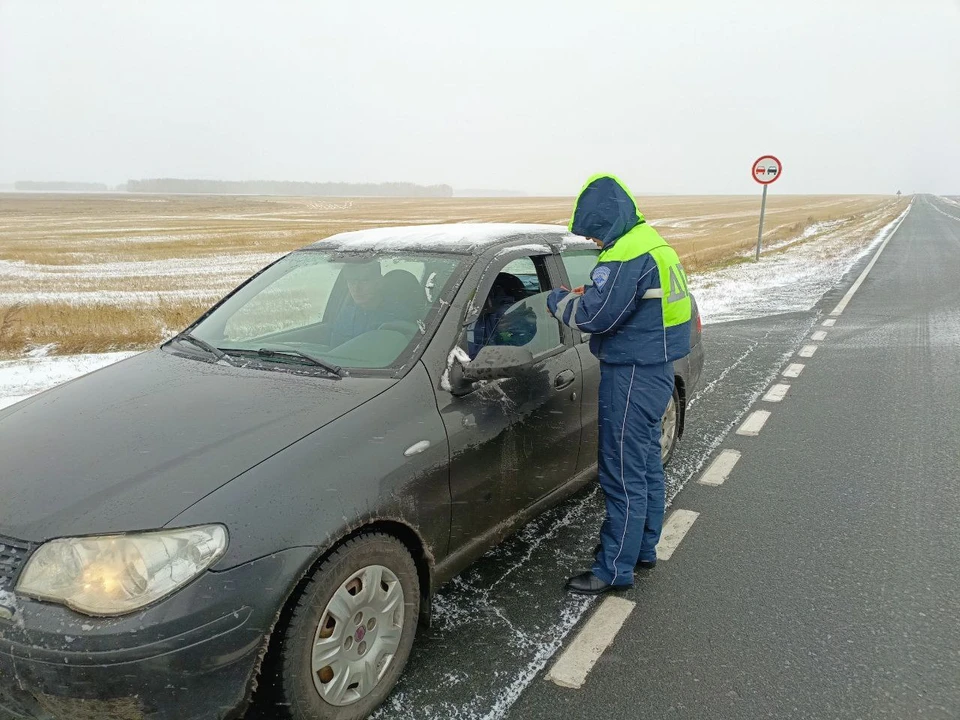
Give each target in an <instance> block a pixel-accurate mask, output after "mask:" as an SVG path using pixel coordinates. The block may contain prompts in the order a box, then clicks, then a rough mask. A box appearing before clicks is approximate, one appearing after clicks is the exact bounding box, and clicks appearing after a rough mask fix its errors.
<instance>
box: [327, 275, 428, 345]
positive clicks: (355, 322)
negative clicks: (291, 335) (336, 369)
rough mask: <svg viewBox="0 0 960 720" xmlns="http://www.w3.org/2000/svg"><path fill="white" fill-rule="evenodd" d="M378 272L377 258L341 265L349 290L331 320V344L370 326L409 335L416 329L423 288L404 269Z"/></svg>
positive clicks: (423, 303) (335, 343)
mask: <svg viewBox="0 0 960 720" xmlns="http://www.w3.org/2000/svg"><path fill="white" fill-rule="evenodd" d="M382 272H383V271H382V267H381V265H380V262H379V261H377V260H371V261H367V262H362V263H347V264H346V265H344V267H343V270H342V271H341V275H342V276H343V279H344V280H346V283H347V289H348V291H349V292H348V295H347V297H346V298H344V301H343V304H342V305H341V306H340V309H339V311H338V312H337V315H336V318H335V319H334V321H333V327H332V328H331V331H330V345H331V346H333V347H336V346H338V345H342V344H343V343H345V342H347V341H349V340H352V339H353V338H356V337H358V336H360V335H362V334H363V333H365V332H369V331H371V330H379V329H388V330H397V331H399V332H402V333H405V334H408V335H410V336H412V335H413V333H414V332H416V329H417V321H418V320H419V319H421V317H422V315H423V312H424V308H425V299H426V296H425V295H424V292H423V288H421V287H420V283H419V282H418V281H417V279H416V278H415V277H414V276H413V274H412V273H410V272H408V271H406V270H399V269H398V270H391V271H390V272H388V273H387V274H386V275H383V274H382Z"/></svg>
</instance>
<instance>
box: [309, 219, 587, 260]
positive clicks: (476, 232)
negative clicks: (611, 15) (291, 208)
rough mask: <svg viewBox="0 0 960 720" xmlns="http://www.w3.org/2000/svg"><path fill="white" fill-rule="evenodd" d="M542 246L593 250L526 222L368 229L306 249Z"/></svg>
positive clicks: (553, 228)
mask: <svg viewBox="0 0 960 720" xmlns="http://www.w3.org/2000/svg"><path fill="white" fill-rule="evenodd" d="M514 243H543V244H548V245H552V246H558V245H563V246H580V245H583V246H584V247H594V244H593V243H592V242H590V241H589V240H587V239H585V238H582V237H579V236H577V235H573V234H571V233H570V232H569V231H568V230H567V228H565V227H563V226H562V225H538V224H525V223H447V224H445V225H410V226H406V227H385V228H371V229H369V230H356V231H353V232H345V233H339V234H337V235H332V236H331V237H328V238H326V239H324V240H320V241H318V242H315V243H313V244H312V245H309V246H308V247H309V248H316V249H320V248H322V249H324V250H328V249H333V250H340V251H345V252H396V251H400V252H403V251H406V252H413V251H420V252H446V253H463V254H475V253H476V252H478V251H482V250H486V249H487V248H491V247H496V246H498V245H507V246H509V245H511V244H514Z"/></svg>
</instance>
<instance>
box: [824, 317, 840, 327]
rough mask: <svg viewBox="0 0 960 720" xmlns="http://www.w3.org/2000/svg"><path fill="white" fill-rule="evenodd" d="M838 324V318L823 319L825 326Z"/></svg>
mask: <svg viewBox="0 0 960 720" xmlns="http://www.w3.org/2000/svg"><path fill="white" fill-rule="evenodd" d="M836 324H837V319H836V318H827V319H826V320H824V321H823V326H824V327H833V326H834V325H836Z"/></svg>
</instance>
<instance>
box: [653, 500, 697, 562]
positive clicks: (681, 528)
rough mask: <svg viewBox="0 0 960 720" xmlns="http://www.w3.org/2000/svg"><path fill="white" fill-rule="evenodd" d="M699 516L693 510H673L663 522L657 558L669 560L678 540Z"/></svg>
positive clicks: (678, 542)
mask: <svg viewBox="0 0 960 720" xmlns="http://www.w3.org/2000/svg"><path fill="white" fill-rule="evenodd" d="M698 517H700V513H698V512H693V510H674V511H673V512H672V513H670V517H668V518H667V521H666V522H665V523H664V524H663V532H662V533H660V544H659V545H657V560H669V559H670V556H671V555H673V553H674V552H676V550H677V546H678V545H679V544H680V541H681V540H683V537H684V535H686V534H687V531H688V530H689V529H690V528H691V527H693V523H694V521H695V520H696V519H697V518H698Z"/></svg>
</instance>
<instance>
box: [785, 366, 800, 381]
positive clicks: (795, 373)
mask: <svg viewBox="0 0 960 720" xmlns="http://www.w3.org/2000/svg"><path fill="white" fill-rule="evenodd" d="M803 368H804V365H803V363H791V364H790V365H788V366H787V369H786V370H784V371H783V376H784V377H788V378H795V377H800V373H802V372H803Z"/></svg>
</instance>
